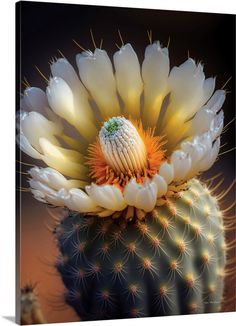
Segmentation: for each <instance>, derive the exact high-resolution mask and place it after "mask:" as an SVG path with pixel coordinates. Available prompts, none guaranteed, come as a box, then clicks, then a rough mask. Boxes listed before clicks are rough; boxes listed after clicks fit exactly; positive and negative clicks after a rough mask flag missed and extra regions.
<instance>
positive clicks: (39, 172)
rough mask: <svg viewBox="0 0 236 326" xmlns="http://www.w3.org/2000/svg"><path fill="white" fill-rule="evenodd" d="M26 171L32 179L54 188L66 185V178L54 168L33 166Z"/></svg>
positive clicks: (57, 188)
mask: <svg viewBox="0 0 236 326" xmlns="http://www.w3.org/2000/svg"><path fill="white" fill-rule="evenodd" d="M28 172H29V173H30V175H31V177H32V178H33V179H35V180H38V181H41V182H43V183H45V184H47V185H48V186H50V187H51V188H53V189H55V190H59V189H61V188H65V187H66V184H67V180H66V178H65V177H64V176H63V175H62V174H61V173H59V172H58V171H56V170H55V169H52V168H39V167H34V168H32V169H30V170H29V171H28Z"/></svg>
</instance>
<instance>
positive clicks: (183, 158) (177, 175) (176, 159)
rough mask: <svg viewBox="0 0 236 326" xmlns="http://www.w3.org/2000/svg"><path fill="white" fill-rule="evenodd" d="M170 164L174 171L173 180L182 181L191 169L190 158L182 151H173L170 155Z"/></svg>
mask: <svg viewBox="0 0 236 326" xmlns="http://www.w3.org/2000/svg"><path fill="white" fill-rule="evenodd" d="M171 164H172V166H173V169H174V180H175V181H181V180H184V178H185V176H186V175H187V174H188V172H189V170H190V169H191V157H190V155H189V154H186V153H185V152H183V151H179V150H177V151H174V152H173V154H172V155H171Z"/></svg>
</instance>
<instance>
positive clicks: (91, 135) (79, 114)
mask: <svg viewBox="0 0 236 326" xmlns="http://www.w3.org/2000/svg"><path fill="white" fill-rule="evenodd" d="M47 97H48V102H49V104H50V106H51V108H52V109H53V111H54V112H55V113H56V114H57V115H59V116H60V117H62V118H64V119H65V120H66V121H68V122H69V123H70V124H72V125H73V126H75V127H76V128H77V129H78V131H79V132H80V133H81V135H82V136H83V137H84V138H85V139H86V140H87V141H94V139H95V137H96V135H97V129H96V127H95V125H94V124H93V123H92V122H91V121H90V120H89V119H88V118H87V117H86V114H84V112H83V111H81V110H80V108H79V107H78V106H76V103H75V99H74V95H73V92H72V90H71V89H70V87H69V86H68V85H67V83H66V82H65V81H64V80H63V79H62V78H60V77H54V78H51V79H50V82H49V86H48V87H47Z"/></svg>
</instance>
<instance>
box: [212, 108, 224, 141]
mask: <svg viewBox="0 0 236 326" xmlns="http://www.w3.org/2000/svg"><path fill="white" fill-rule="evenodd" d="M223 127H224V112H223V111H222V110H221V111H220V112H219V113H218V114H217V115H216V116H215V118H214V120H213V121H212V122H211V126H210V131H211V139H212V141H213V140H215V139H216V138H217V137H218V136H220V134H221V133H222V130H223Z"/></svg>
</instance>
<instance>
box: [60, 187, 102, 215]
mask: <svg viewBox="0 0 236 326" xmlns="http://www.w3.org/2000/svg"><path fill="white" fill-rule="evenodd" d="M65 204H66V206H67V207H68V208H69V209H71V210H73V211H77V212H81V213H88V212H96V211H98V207H97V205H96V203H95V202H94V201H93V200H92V199H91V198H90V197H89V196H88V195H87V194H86V193H85V192H84V191H82V190H80V189H70V190H69V197H68V199H66V201H65Z"/></svg>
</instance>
